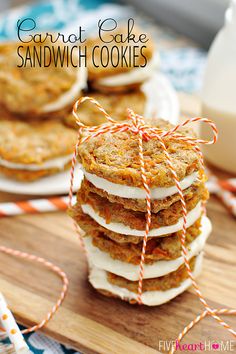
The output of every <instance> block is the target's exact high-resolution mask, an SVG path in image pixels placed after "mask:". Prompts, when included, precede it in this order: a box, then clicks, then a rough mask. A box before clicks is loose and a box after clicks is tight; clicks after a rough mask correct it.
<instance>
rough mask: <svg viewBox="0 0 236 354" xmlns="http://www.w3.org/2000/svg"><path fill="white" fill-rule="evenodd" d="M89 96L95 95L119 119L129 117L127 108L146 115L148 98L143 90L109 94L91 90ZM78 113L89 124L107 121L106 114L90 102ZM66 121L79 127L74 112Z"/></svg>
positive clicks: (69, 124)
mask: <svg viewBox="0 0 236 354" xmlns="http://www.w3.org/2000/svg"><path fill="white" fill-rule="evenodd" d="M87 96H90V97H93V98H94V99H95V100H96V101H98V102H99V103H100V104H101V106H102V107H103V108H104V109H105V110H106V112H107V113H108V114H109V115H110V116H111V117H112V118H114V119H115V120H117V121H123V120H126V119H127V108H131V109H133V110H134V111H135V112H136V113H137V114H140V115H144V112H145V104H146V100H147V98H146V96H145V94H144V92H142V91H141V90H136V91H132V92H127V93H125V94H123V93H120V94H109V95H106V94H103V93H97V92H95V91H90V92H87ZM78 115H79V118H80V120H81V122H82V123H84V124H85V125H88V126H91V125H99V124H102V123H105V122H106V119H105V117H104V115H103V114H102V113H101V112H99V111H98V109H97V108H96V106H94V105H92V104H91V103H90V102H85V103H83V104H82V105H81V107H80V109H79V111H78ZM64 121H65V123H66V124H67V125H68V126H70V127H72V128H75V129H78V125H77V124H76V121H75V118H74V116H73V114H70V115H67V116H66V117H65V119H64Z"/></svg>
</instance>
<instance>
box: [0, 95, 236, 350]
mask: <svg viewBox="0 0 236 354" xmlns="http://www.w3.org/2000/svg"><path fill="white" fill-rule="evenodd" d="M180 102H181V106H182V111H183V113H184V114H186V115H190V116H193V115H196V114H197V113H198V111H199V101H198V100H197V99H196V98H193V97H191V96H186V95H184V94H181V95H180ZM27 198H28V197H25V198H23V197H22V196H15V195H9V194H5V193H1V195H0V200H1V201H6V200H9V201H10V200H11V201H12V200H22V199H27ZM208 214H209V217H210V219H211V220H212V222H213V232H212V235H211V236H210V238H209V241H208V243H207V246H206V251H205V259H204V266H203V273H202V275H201V277H200V279H199V281H198V282H199V284H200V287H201V289H202V291H203V294H204V295H205V297H206V299H207V301H209V303H210V304H211V306H212V307H214V308H215V307H216V308H219V307H227V306H229V307H233V306H235V293H236V271H235V270H236V267H235V265H236V259H235V254H236V241H235V240H236V222H235V218H233V217H232V216H231V215H230V214H229V213H228V211H227V210H226V209H225V208H224V207H223V206H222V204H221V203H220V202H219V201H218V200H217V198H215V197H211V199H210V202H209V204H208ZM0 244H2V245H5V246H9V247H13V248H17V249H20V250H22V251H27V252H31V253H34V254H37V255H39V256H43V257H45V258H46V259H48V260H50V261H52V262H53V263H55V264H57V265H59V266H61V267H62V269H64V271H65V272H66V273H67V274H68V276H69V280H70V287H69V293H68V296H67V298H66V300H65V302H64V304H63V306H62V308H61V309H60V310H59V311H58V313H57V314H56V315H55V317H54V318H53V319H52V320H51V321H50V322H49V324H48V325H47V326H46V327H45V328H44V329H43V332H44V333H46V334H47V335H49V336H51V337H52V338H54V339H57V340H58V341H60V342H62V343H65V344H67V345H70V346H72V347H74V348H75V349H77V350H81V351H82V352H84V353H115V354H119V353H122V354H123V353H129V354H132V353H145V354H146V353H147V354H148V353H158V352H166V350H165V349H167V348H164V347H163V345H164V344H163V342H161V341H165V340H166V341H167V340H168V341H170V340H173V339H175V338H176V337H177V335H178V333H179V332H180V331H181V330H182V329H183V327H184V326H185V325H187V324H188V322H189V321H191V320H192V319H193V318H194V317H195V315H197V314H199V313H200V312H201V311H202V310H203V308H202V306H201V304H200V303H199V300H198V299H197V297H196V296H195V294H194V292H193V290H192V289H190V290H188V291H186V292H185V293H184V294H182V295H180V296H179V297H177V298H176V299H174V300H173V301H171V302H170V303H168V304H165V305H162V306H160V307H154V308H149V307H145V306H138V305H136V306H131V305H129V304H127V303H124V302H122V301H119V300H115V299H110V298H106V297H104V296H102V295H100V294H98V293H97V292H96V291H95V290H94V289H92V287H91V286H90V285H89V284H88V282H87V265H86V260H85V257H84V255H83V253H82V252H81V250H80V248H79V245H78V241H77V239H76V236H75V233H74V230H73V227H72V221H71V220H70V218H69V217H67V215H66V214H65V213H63V212H54V213H44V214H35V215H21V216H15V217H2V218H1V219H0ZM0 269H1V271H0V272H1V278H0V291H2V292H3V293H4V294H5V296H6V298H7V300H8V303H9V305H10V307H11V309H12V310H13V311H14V313H15V315H16V318H17V319H18V320H19V322H20V323H22V324H24V325H27V326H28V325H32V324H35V323H37V322H39V321H40V320H41V319H42V318H43V317H44V315H45V313H46V312H47V310H49V309H50V307H51V306H52V305H53V302H54V301H55V300H56V298H57V296H58V293H59V291H60V287H61V283H60V280H59V279H58V278H57V277H56V276H55V275H54V274H51V273H50V272H48V271H47V270H45V269H44V268H43V267H40V266H38V265H37V264H34V263H29V262H27V261H25V262H24V261H22V260H18V259H16V258H13V257H10V256H6V255H2V254H1V257H0ZM226 319H227V321H228V322H229V323H230V324H231V325H232V326H234V327H236V326H235V325H236V318H232V317H231V318H230V317H227V318H226ZM205 339H206V340H222V341H226V340H230V339H232V337H231V336H230V335H229V334H228V333H227V332H226V331H225V330H223V329H222V328H221V327H220V326H219V325H218V324H217V323H216V322H215V321H214V320H213V319H210V318H207V319H205V320H204V321H203V322H201V323H200V324H199V325H198V326H196V327H195V328H194V329H193V330H192V331H191V332H190V333H189V334H188V336H187V338H186V339H185V342H186V343H196V342H204V340H205ZM225 353H227V351H225Z"/></svg>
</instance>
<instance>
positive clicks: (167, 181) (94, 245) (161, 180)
mask: <svg viewBox="0 0 236 354" xmlns="http://www.w3.org/2000/svg"><path fill="white" fill-rule="evenodd" d="M108 124H109V123H108ZM158 127H159V128H160V129H162V130H166V131H167V130H169V129H170V128H172V125H170V124H169V123H167V122H165V121H163V120H157V128H158ZM177 132H180V133H181V134H183V135H187V136H191V135H192V134H193V132H191V130H189V129H186V128H181V129H179V130H178V131H177ZM163 139H164V142H165V145H166V147H167V150H168V153H169V155H170V157H171V161H172V164H173V166H174V168H175V171H176V175H177V177H178V179H179V181H180V185H181V188H182V190H183V195H184V199H185V203H186V207H187V217H186V218H187V223H186V227H187V232H186V246H187V248H188V260H189V263H190V266H191V270H192V272H193V274H194V276H198V275H199V274H200V272H201V265H202V255H203V249H204V246H205V243H206V240H207V238H208V236H209V234H210V232H211V223H210V220H209V219H208V218H207V217H206V216H205V215H204V212H203V203H205V201H206V200H207V199H208V191H207V190H206V187H205V177H204V175H203V173H202V170H201V163H200V158H199V155H198V154H197V152H196V151H195V150H194V148H193V146H192V145H191V144H190V143H188V142H186V141H184V140H178V141H177V140H174V139H171V137H168V136H167V137H165V138H163ZM143 156H144V163H145V168H146V176H147V183H148V185H149V186H150V190H151V212H152V214H151V224H150V230H149V234H148V238H147V246H146V252H145V255H144V265H143V287H142V303H143V304H146V305H149V306H154V305H161V304H163V303H165V302H167V301H169V300H171V299H173V298H174V297H175V296H177V295H179V294H181V293H182V292H184V291H185V290H186V289H187V288H188V287H189V286H190V285H191V279H190V278H189V277H188V274H187V270H186V268H185V265H184V259H183V256H182V252H181V243H180V236H181V230H182V228H183V223H184V221H183V214H182V205H181V201H180V196H179V193H178V190H177V188H176V186H175V183H174V180H173V178H172V176H171V172H170V170H169V167H168V165H167V162H166V157H165V155H164V153H163V149H162V147H161V145H160V142H159V141H158V139H157V138H153V139H150V140H145V139H144V140H143ZM78 161H79V163H80V164H81V165H82V168H83V171H84V180H83V182H82V184H81V188H80V190H79V191H78V193H77V203H76V205H75V206H74V207H73V208H72V210H71V211H70V212H71V215H72V216H73V218H74V220H75V221H76V222H77V223H78V225H79V226H80V227H81V228H82V229H83V230H84V232H85V236H84V244H85V247H86V250H87V254H88V260H89V266H90V274H89V281H90V283H91V284H92V286H93V287H94V288H95V289H97V290H98V291H99V292H101V293H103V294H105V295H107V296H114V297H119V298H121V299H123V300H126V301H129V302H130V303H136V302H137V293H138V283H139V276H140V266H139V265H140V258H141V253H142V246H143V238H144V234H145V227H146V218H147V211H146V199H145V191H144V189H143V184H142V179H141V173H140V161H139V144H138V136H137V135H135V134H132V133H131V132H121V131H119V132H117V133H112V134H111V133H110V132H104V133H103V134H101V135H98V136H94V137H92V138H90V139H89V140H87V141H85V142H83V143H82V144H80V146H79V148H78Z"/></svg>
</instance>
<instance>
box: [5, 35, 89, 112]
mask: <svg viewBox="0 0 236 354" xmlns="http://www.w3.org/2000/svg"><path fill="white" fill-rule="evenodd" d="M21 44H22V45H21V46H20V47H19V43H16V42H8V43H2V44H0V91H1V97H0V109H1V111H5V112H6V114H10V115H13V116H17V117H18V118H23V119H26V118H33V119H36V118H44V117H46V118H47V117H50V118H52V116H53V115H55V117H57V118H58V117H60V116H61V117H62V116H64V114H65V112H70V111H71V110H72V106H73V102H74V101H75V99H76V98H77V97H79V96H80V95H81V92H82V90H83V89H85V88H86V86H87V68H85V67H82V66H81V67H78V65H77V64H76V63H77V60H78V59H77V54H76V52H75V51H73V52H72V54H71V53H69V54H68V56H66V55H64V56H63V55H62V54H61V56H59V55H58V54H54V57H55V56H57V59H56V60H54V61H52V58H53V54H52V53H55V52H56V50H58V47H59V49H60V50H61V53H63V50H64V48H65V47H64V46H63V44H60V46H59V45H58V42H57V46H56V47H55V48H54V46H53V45H52V43H51V42H50V41H48V40H47V41H45V42H44V43H42V44H40V43H33V44H32V45H31V44H28V43H27V44H24V43H21ZM55 45H56V44H55ZM18 47H19V48H18ZM56 48H57V49H56ZM46 49H47V50H46ZM50 53H51V54H50ZM72 55H73V58H72ZM59 58H63V59H61V61H60V60H59ZM72 62H73V64H74V65H72Z"/></svg>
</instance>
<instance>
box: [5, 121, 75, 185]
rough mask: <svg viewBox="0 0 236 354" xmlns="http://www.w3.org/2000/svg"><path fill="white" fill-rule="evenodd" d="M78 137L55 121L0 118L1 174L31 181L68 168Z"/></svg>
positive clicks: (73, 131) (71, 130)
mask: <svg viewBox="0 0 236 354" xmlns="http://www.w3.org/2000/svg"><path fill="white" fill-rule="evenodd" d="M76 136H77V134H76V132H75V130H73V129H70V128H67V127H66V126H64V125H63V124H62V123H61V122H58V121H55V120H47V121H40V122H22V121H19V120H1V122H0V173H2V174H4V175H6V176H8V177H9V178H12V179H16V180H20V181H24V182H29V181H34V180H37V179H39V178H41V177H44V176H48V175H52V174H55V173H58V172H61V171H64V170H66V169H69V167H70V164H71V158H72V154H73V149H74V144H75V142H76Z"/></svg>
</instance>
